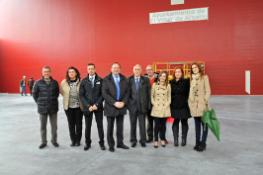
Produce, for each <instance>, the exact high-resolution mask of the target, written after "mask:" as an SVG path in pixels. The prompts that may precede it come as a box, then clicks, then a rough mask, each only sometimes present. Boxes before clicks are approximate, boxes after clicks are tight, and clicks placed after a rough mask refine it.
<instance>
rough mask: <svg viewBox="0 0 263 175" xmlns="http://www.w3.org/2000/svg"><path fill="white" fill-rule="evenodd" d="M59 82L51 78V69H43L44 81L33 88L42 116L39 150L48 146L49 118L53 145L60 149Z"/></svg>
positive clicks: (40, 81) (46, 67) (41, 80)
mask: <svg viewBox="0 0 263 175" xmlns="http://www.w3.org/2000/svg"><path fill="white" fill-rule="evenodd" d="M58 96H59V86H58V82H57V81H56V80H54V79H53V78H52V77H51V68H50V67H49V66H44V67H43V68H42V79H40V80H38V81H37V82H36V83H35V85H34V87H33V98H34V100H35V102H36V103H37V107H38V113H39V114H40V132H41V140H42V143H41V145H40V146H39V149H43V148H45V147H46V146H47V131H46V128H47V118H48V117H49V120H50V125H51V133H52V139H51V143H52V144H53V145H54V146H55V147H58V146H59V144H58V143H57V112H58Z"/></svg>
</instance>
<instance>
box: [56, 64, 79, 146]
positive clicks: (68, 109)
mask: <svg viewBox="0 0 263 175" xmlns="http://www.w3.org/2000/svg"><path fill="white" fill-rule="evenodd" d="M79 87H80V73H79V71H78V69H77V68H75V67H69V68H68V69H67V72H66V79H64V80H63V81H62V82H61V87H60V93H61V95H62V96H63V107H64V110H65V113H66V115H67V119H68V127H69V134H70V139H71V146H80V141H81V136H82V118H83V113H82V111H81V107H82V106H81V103H80V99H79Z"/></svg>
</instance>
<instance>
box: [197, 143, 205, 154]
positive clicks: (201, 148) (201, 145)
mask: <svg viewBox="0 0 263 175" xmlns="http://www.w3.org/2000/svg"><path fill="white" fill-rule="evenodd" d="M194 150H196V151H198V152H203V151H205V150H206V143H202V142H199V143H197V144H196V145H195V147H194Z"/></svg>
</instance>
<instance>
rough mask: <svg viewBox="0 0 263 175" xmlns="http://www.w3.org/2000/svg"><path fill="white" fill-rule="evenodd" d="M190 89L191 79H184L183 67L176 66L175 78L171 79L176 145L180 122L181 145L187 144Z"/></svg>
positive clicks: (175, 143)
mask: <svg viewBox="0 0 263 175" xmlns="http://www.w3.org/2000/svg"><path fill="white" fill-rule="evenodd" d="M189 89H190V81H189V79H184V73H183V69H182V68H181V67H176V68H175V73H174V79H173V80H172V81H171V91H172V92H171V93H172V95H171V96H172V102H171V113H172V117H173V118H174V122H173V126H172V129H173V135H174V146H178V145H179V143H178V137H179V123H180V122H181V124H182V142H181V146H185V145H186V139H187V132H188V118H189V117H191V114H190V110H189V106H188V96H189Z"/></svg>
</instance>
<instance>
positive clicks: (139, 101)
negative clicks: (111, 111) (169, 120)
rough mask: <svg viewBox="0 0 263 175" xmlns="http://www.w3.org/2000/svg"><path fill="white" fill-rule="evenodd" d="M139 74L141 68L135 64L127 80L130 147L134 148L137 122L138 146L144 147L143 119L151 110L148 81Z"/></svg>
mask: <svg viewBox="0 0 263 175" xmlns="http://www.w3.org/2000/svg"><path fill="white" fill-rule="evenodd" d="M141 74H142V67H141V65H139V64H136V65H135V66H134V67H133V75H132V76H131V77H130V78H129V80H128V82H129V87H130V93H129V94H130V96H129V103H128V109H129V111H130V121H131V123H130V124H131V127H130V128H131V137H130V142H131V147H135V146H136V144H137V137H136V126H137V120H138V121H139V129H140V144H141V146H142V147H145V146H146V129H145V118H146V115H147V113H148V111H149V110H150V108H151V99H150V96H151V95H150V93H151V85H150V81H149V79H148V78H147V77H144V76H142V75H141Z"/></svg>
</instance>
